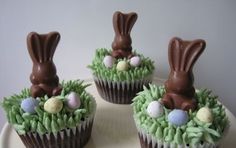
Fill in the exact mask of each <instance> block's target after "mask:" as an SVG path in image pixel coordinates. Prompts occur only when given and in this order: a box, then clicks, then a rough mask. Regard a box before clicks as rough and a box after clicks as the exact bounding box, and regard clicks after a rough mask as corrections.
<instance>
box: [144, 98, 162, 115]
mask: <svg viewBox="0 0 236 148" xmlns="http://www.w3.org/2000/svg"><path fill="white" fill-rule="evenodd" d="M163 112H164V110H163V106H162V104H161V103H160V102H159V101H152V102H151V103H150V104H149V105H148V107H147V113H148V115H149V116H150V117H152V118H158V117H160V116H162V114H163Z"/></svg>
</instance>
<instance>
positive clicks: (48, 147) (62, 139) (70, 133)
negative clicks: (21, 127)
mask: <svg viewBox="0 0 236 148" xmlns="http://www.w3.org/2000/svg"><path fill="white" fill-rule="evenodd" d="M93 118H94V115H93V116H91V117H89V118H87V119H85V121H82V122H81V123H80V124H79V125H78V126H77V127H74V128H68V129H64V130H61V131H59V132H57V133H48V134H43V135H40V134H38V133H33V132H28V133H26V134H24V135H19V136H20V138H21V140H22V141H23V143H24V145H25V146H26V147H27V148H82V147H83V146H84V145H85V144H86V143H87V142H88V140H89V138H90V137H91V132H92V126H93Z"/></svg>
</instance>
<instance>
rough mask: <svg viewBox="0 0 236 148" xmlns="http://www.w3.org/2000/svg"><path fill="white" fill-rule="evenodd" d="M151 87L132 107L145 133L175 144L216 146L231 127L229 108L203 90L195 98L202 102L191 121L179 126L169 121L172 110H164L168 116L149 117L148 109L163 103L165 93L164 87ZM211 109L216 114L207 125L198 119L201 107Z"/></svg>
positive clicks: (134, 101) (142, 93)
mask: <svg viewBox="0 0 236 148" xmlns="http://www.w3.org/2000/svg"><path fill="white" fill-rule="evenodd" d="M149 87H150V88H149V89H147V88H146V87H145V88H144V91H142V92H140V93H139V94H138V96H136V97H135V98H134V99H133V103H132V107H133V111H134V120H135V122H136V125H137V128H138V129H142V130H144V132H145V133H147V134H150V135H151V136H152V137H154V138H156V139H158V140H162V141H163V142H169V143H174V144H177V145H179V144H190V146H193V145H194V144H196V143H199V142H201V141H202V142H208V143H215V142H217V141H219V139H220V138H221V137H222V134H223V131H224V130H225V128H226V126H227V124H228V118H227V116H226V113H225V108H224V107H223V106H222V104H220V103H219V102H217V96H213V95H212V94H211V91H209V90H207V89H201V90H197V91H196V96H195V98H196V99H197V101H198V108H197V110H196V111H194V112H192V111H189V112H188V115H189V121H188V122H187V123H186V124H185V125H182V126H175V125H172V124H171V123H169V122H168V118H167V117H168V114H169V112H170V111H171V110H169V109H167V108H165V107H164V114H163V115H162V116H161V117H159V118H152V117H150V116H149V115H148V114H147V111H146V109H147V106H148V105H149V103H150V102H152V101H154V100H160V99H161V98H162V97H163V95H164V94H165V89H164V87H163V86H156V85H152V84H150V86H149ZM204 106H207V107H208V108H210V109H211V111H212V114H213V118H214V119H213V122H212V123H203V122H201V121H200V120H198V118H197V117H196V113H197V111H198V109H199V108H201V107H204Z"/></svg>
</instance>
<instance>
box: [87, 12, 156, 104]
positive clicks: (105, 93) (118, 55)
mask: <svg viewBox="0 0 236 148" xmlns="http://www.w3.org/2000/svg"><path fill="white" fill-rule="evenodd" d="M136 20H137V14H136V13H134V12H132V13H128V14H123V13H121V12H115V13H114V15H113V27H114V31H115V38H114V41H113V43H112V49H105V48H101V49H97V50H96V53H95V57H94V59H93V61H92V64H91V65H89V68H90V69H91V70H92V73H93V77H94V81H95V84H96V87H97V90H98V92H99V94H100V96H101V97H102V98H103V99H105V100H106V101H108V102H112V103H116V104H130V103H131V101H132V99H133V98H134V97H135V96H136V94H137V92H139V91H141V90H143V86H148V84H149V83H151V81H152V76H153V72H154V64H153V61H152V60H151V59H150V58H147V57H144V56H143V55H142V54H138V53H137V52H136V51H132V46H131V43H132V40H131V37H130V32H131V29H132V27H133V25H134V23H135V22H136Z"/></svg>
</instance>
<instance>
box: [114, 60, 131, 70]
mask: <svg viewBox="0 0 236 148" xmlns="http://www.w3.org/2000/svg"><path fill="white" fill-rule="evenodd" d="M128 68H129V64H128V63H127V62H126V61H120V62H118V64H117V66H116V69H117V70H118V71H126V70H128Z"/></svg>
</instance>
